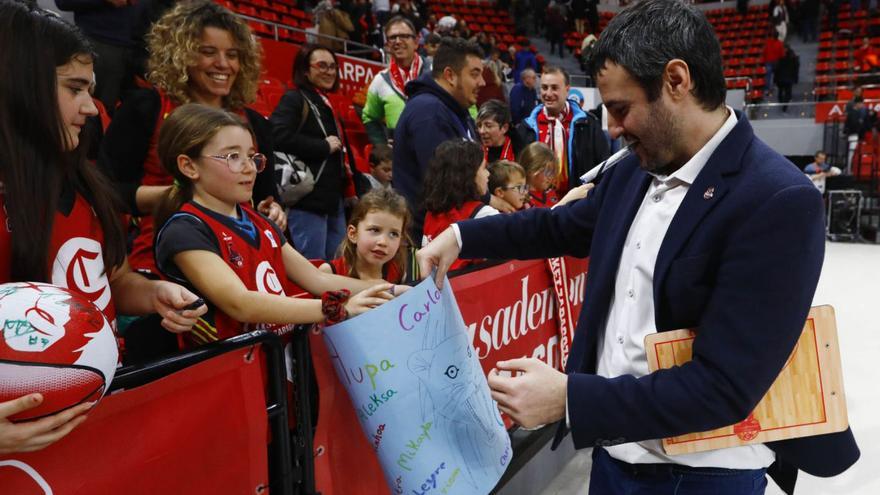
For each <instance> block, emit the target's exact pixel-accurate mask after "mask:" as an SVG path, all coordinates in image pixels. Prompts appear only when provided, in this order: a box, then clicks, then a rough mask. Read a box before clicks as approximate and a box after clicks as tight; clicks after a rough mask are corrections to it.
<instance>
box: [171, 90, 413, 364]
mask: <svg viewBox="0 0 880 495" xmlns="http://www.w3.org/2000/svg"><path fill="white" fill-rule="evenodd" d="M158 151H159V158H160V160H161V163H162V166H163V167H164V169H165V170H166V172H167V173H168V174H169V175H170V176H172V177H173V178H174V181H175V184H174V186H173V187H172V188H171V189H170V190H169V191H168V192H167V193H166V195H165V196H164V197H163V199H162V201H161V203H160V206H159V209H158V210H157V213H156V225H157V226H161V227H159V230H158V233H157V235H156V242H155V246H156V249H155V251H156V263H157V266H158V267H159V269H160V270H161V272H162V274H164V275H165V276H167V277H168V278H170V279H172V280H177V281H180V282H181V283H183V284H184V285H187V286H189V287H191V288H192V289H193V291H194V292H196V293H198V294H199V295H201V296H202V297H203V298H204V299H205V300H206V302H207V306H208V313H207V314H206V315H205V316H204V317H203V318H202V319H200V320H199V323H198V324H197V325H196V327H195V328H194V329H193V331H192V332H190V333H189V334H188V335H186V338H185V342H184V346H185V347H190V346H194V345H200V344H205V343H208V342H213V341H216V340H220V339H225V338H228V337H232V336H234V335H238V334H241V333H244V332H248V331H251V330H270V331H273V332H276V333H278V334H280V335H285V334H287V333H289V332H290V331H291V330H292V329H293V326H294V324H299V323H316V322H320V321H323V320H325V316H327V317H330V316H333V317H334V318H337V317H339V315H329V314H327V311H328V307H329V306H331V304H329V303H330V302H332V301H324V303H327V304H324V303H322V300H319V299H297V298H291V297H288V296H291V295H293V294H294V293H295V292H296V287H297V286H298V287H302V288H303V289H305V290H306V291H308V292H310V293H311V294H313V295H321V294H323V293H325V292H328V291H337V290H340V289H348V290H350V291H352V292H357V294H356V295H354V296H353V297H351V298H350V299H348V300H347V301H345V300H343V301H342V302H343V303H344V309H345V311H344V315H343V316H348V315H356V314H359V313H362V312H364V311H366V310H368V309H370V308H372V307H375V306H378V305H380V304H382V303H383V302H385V301H386V300H388V299H391V298H392V296H391V293H392V292H391V289H392V287H394V286H392V285H391V284H386V283H380V284H377V283H376V282H377V281H376V280H373V281H367V280H364V281H361V280H355V279H351V278H347V277H341V276H337V275H331V274H328V273H323V272H321V271H319V270H318V269H317V268H315V267H314V265H312V264H311V263H310V262H309V261H307V260H306V259H305V258H303V257H302V256H301V255H300V254H299V253H297V252H296V251H295V250H294V249H293V248H292V247H291V246H290V244H289V243H287V242H286V241H285V238H284V233H283V231H282V230H281V229H279V228H278V227H277V226H276V225H274V224H273V223H272V222H270V221H269V220H268V218H266V217H265V216H263V215H261V214H260V213H258V212H257V211H256V210H254V209H253V208H252V207H251V206H250V204H249V202H248V200H249V199H250V197H251V194H252V191H253V187H254V181H255V178H256V176H257V173H258V170H259V169H260V168H261V167H264V166H265V163H266V158H265V157H264V156H263V155H261V154H259V153H257V150H256V146H255V144H254V135H253V131H252V130H251V128H250V126H249V125H248V124H247V123H245V122H243V121H242V120H241V119H240V118H239V117H238V116H236V115H234V114H231V113H229V112H226V111H223V110H220V109H215V108H211V107H208V106H205V105H198V104H187V105H184V106H182V107H180V108H178V109H177V110H175V111H174V113H172V114H171V115H170V116H169V117H168V119H167V120H166V121H165V124H164V125H163V126H162V130H161V131H160V133H159V143H158ZM294 284H296V286H294ZM400 292H402V290H400V289H399V290H398V291H397V293H400ZM334 297H336V296H334Z"/></svg>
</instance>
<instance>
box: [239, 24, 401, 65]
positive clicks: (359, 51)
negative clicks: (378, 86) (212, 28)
mask: <svg viewBox="0 0 880 495" xmlns="http://www.w3.org/2000/svg"><path fill="white" fill-rule="evenodd" d="M235 15H236V16H238V17H240V18H242V19H244V20H246V21H249V22H256V23H259V24H264V25H266V26H269V27H270V28H272V37H273V38H274V39H275V41H286V40H283V39H281V34H280V33H281V31H282V30H283V31H290V32H293V33H301V34H302V35H303V42H304V43H305V42H309V41H315V42H320V40H325V41H332V42H336V43H342V52H341V53H342V54H343V55H350V56H352V57H361V58H367V59H374V58H375V57H371V56H370V55H371V54H376V55H378V59H379V60H381V61H383V62H385V50H383V49H381V48H376V47H375V46H371V45H365V44H363V43H358V42H357V41H351V40H350V39H347V38H338V37H336V36H330V35H328V34H321V33H317V32H314V31H309V30H307V29H302V28H296V27H293V26H288V25H287V24H283V23H280V22H275V21H267V20H265V19H260V18H259V17H251V16H249V15H245V14H238V13H236V14H235ZM254 34H257V33H254Z"/></svg>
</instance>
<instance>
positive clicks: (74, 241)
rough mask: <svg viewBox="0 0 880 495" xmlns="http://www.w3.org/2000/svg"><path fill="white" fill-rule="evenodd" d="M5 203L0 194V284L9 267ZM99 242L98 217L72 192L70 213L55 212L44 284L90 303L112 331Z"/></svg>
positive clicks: (9, 231)
mask: <svg viewBox="0 0 880 495" xmlns="http://www.w3.org/2000/svg"><path fill="white" fill-rule="evenodd" d="M5 200H6V198H5V195H4V194H0V206H2V208H0V225H2V228H0V283H6V282H9V281H10V273H11V270H10V268H11V264H12V240H11V236H12V229H11V226H10V225H9V219H8V217H7V214H6V202H5ZM103 243H104V231H103V229H102V228H101V222H100V221H99V220H98V216H97V215H96V214H95V212H94V211H93V210H92V207H91V205H90V204H89V203H88V202H87V201H86V199H85V198H84V197H82V196H81V195H80V194H79V193H76V196H75V198H74V200H73V206H72V207H71V208H70V212H63V211H56V212H55V220H54V221H53V222H52V239H51V241H50V244H49V253H48V255H49V256H48V262H49V274H50V277H51V278H50V280H48V281H47V282H49V283H51V284H53V285H57V286H59V287H64V288H66V289H70V290H72V291H74V292H77V293H79V294H81V295H82V296H83V297H85V298H86V299H88V300H89V301H91V302H92V303H94V305H95V306H97V307H98V308H99V309H100V310H101V311H102V312H103V313H104V316H106V317H107V321H109V322H110V324H111V325H112V326H113V331H114V332H115V331H116V308H115V306H113V300H112V298H111V297H110V274H109V273H107V272H106V270H105V267H104V249H103ZM31 282H42V281H41V280H31Z"/></svg>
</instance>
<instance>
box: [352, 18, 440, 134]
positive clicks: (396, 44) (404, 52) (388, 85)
mask: <svg viewBox="0 0 880 495" xmlns="http://www.w3.org/2000/svg"><path fill="white" fill-rule="evenodd" d="M417 47H418V34H417V31H416V28H415V26H414V25H413V23H412V22H411V21H410V20H409V19H407V18H406V17H402V16H395V17H392V18H391V19H389V20H388V23H387V24H385V49H386V50H387V51H388V53H389V54H391V63H390V64H389V66H388V68H387V69H385V70H383V71H382V72H380V73H378V74H376V77H374V78H373V82H372V83H370V87H369V89H368V90H367V102H366V104H365V105H364V111H363V114H362V117H361V118H362V120H363V122H364V127H366V129H367V135H368V136H369V138H370V142H371V143H373V144H374V145H375V144H391V138H392V136H393V135H394V127H395V126H396V125H397V119H399V118H400V114H401V113H402V112H403V107H404V105H405V104H406V98H407V97H406V92H405V90H404V87H405V86H406V83H408V82H409V81H412V80H415V79H418V77H419V76H420V75H421V74H422V73H423V72H425V71H427V70H429V69H430V67H429V66H428V64H427V63H426V62H425V60H424V59H423V58H422V57H420V56H418V55H417V54H416V48H417Z"/></svg>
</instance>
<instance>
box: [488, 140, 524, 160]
mask: <svg viewBox="0 0 880 495" xmlns="http://www.w3.org/2000/svg"><path fill="white" fill-rule="evenodd" d="M498 159H499V160H508V161H511V162H515V161H516V157H515V156H514V155H513V145H511V144H510V138H509V137H506V136H505V137H504V144H502V145H501V156H499V157H498ZM483 160H486V161H487V162H488V161H489V147H488V146H483Z"/></svg>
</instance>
